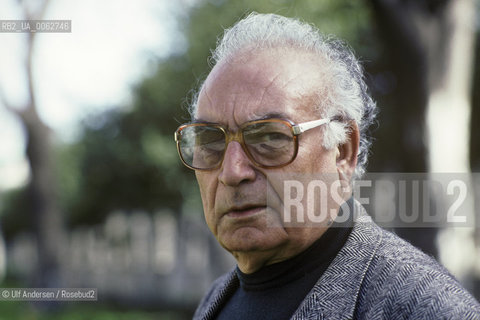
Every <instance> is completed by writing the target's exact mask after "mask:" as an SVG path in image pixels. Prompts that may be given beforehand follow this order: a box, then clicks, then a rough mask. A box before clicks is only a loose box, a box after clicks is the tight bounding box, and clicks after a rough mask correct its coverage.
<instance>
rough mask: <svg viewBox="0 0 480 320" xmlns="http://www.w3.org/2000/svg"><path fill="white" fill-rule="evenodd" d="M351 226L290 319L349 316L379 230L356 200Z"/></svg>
mask: <svg viewBox="0 0 480 320" xmlns="http://www.w3.org/2000/svg"><path fill="white" fill-rule="evenodd" d="M354 212H355V213H354V214H355V217H354V221H355V222H354V223H355V224H354V227H353V230H352V232H351V234H350V236H349V237H348V239H347V242H346V243H345V245H344V246H343V248H342V249H341V250H340V252H339V253H338V255H337V256H336V257H335V259H334V260H333V261H332V264H331V265H330V266H329V267H328V269H327V270H326V271H325V273H324V274H323V276H322V277H321V278H320V280H319V281H318V282H317V284H316V285H315V286H314V287H313V289H312V290H311V291H310V293H309V294H308V295H307V297H306V298H305V300H304V302H303V303H302V305H300V307H299V309H298V310H297V312H296V313H295V314H294V316H293V317H292V319H352V318H353V312H354V311H355V305H356V302H357V298H358V294H359V291H360V287H361V285H362V282H363V279H364V276H365V274H366V272H367V269H368V267H369V265H370V262H371V260H372V258H373V257H374V255H375V252H376V251H377V248H378V245H379V244H380V242H381V238H382V233H381V232H380V229H379V227H378V226H376V225H375V224H374V223H373V221H372V219H371V217H370V216H369V215H368V214H367V213H366V212H365V209H364V208H363V207H362V206H361V205H360V203H358V202H357V201H355V210H354Z"/></svg>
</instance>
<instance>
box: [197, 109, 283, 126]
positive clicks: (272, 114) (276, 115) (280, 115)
mask: <svg viewBox="0 0 480 320" xmlns="http://www.w3.org/2000/svg"><path fill="white" fill-rule="evenodd" d="M267 119H288V116H287V115H286V114H284V113H282V112H269V113H266V114H264V115H263V116H261V117H258V118H254V119H251V120H249V121H247V122H250V121H256V120H267ZM191 123H209V124H215V125H219V123H218V122H211V121H207V120H204V119H201V118H197V119H193V120H192V122H191Z"/></svg>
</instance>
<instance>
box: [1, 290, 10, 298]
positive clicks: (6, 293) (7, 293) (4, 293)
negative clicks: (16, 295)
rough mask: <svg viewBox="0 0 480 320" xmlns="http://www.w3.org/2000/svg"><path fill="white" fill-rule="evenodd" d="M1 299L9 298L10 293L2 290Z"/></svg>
mask: <svg viewBox="0 0 480 320" xmlns="http://www.w3.org/2000/svg"><path fill="white" fill-rule="evenodd" d="M2 297H4V298H8V297H10V292H9V291H8V290H3V291H2Z"/></svg>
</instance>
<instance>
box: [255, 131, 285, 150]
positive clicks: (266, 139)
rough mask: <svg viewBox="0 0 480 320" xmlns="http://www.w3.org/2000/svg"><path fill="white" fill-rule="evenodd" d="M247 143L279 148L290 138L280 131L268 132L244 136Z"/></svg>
mask: <svg viewBox="0 0 480 320" xmlns="http://www.w3.org/2000/svg"><path fill="white" fill-rule="evenodd" d="M246 140H247V143H248V144H258V145H261V146H262V147H267V148H281V147H283V146H284V145H285V144H286V143H288V142H289V141H290V140H291V138H290V137H289V136H287V135H286V134H284V133H282V132H268V133H262V134H256V135H251V136H248V137H246Z"/></svg>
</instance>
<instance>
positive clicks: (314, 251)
mask: <svg viewBox="0 0 480 320" xmlns="http://www.w3.org/2000/svg"><path fill="white" fill-rule="evenodd" d="M347 203H348V206H349V207H350V210H349V212H350V214H349V215H348V216H349V219H347V220H346V221H345V222H342V223H338V222H337V221H335V222H334V223H333V224H332V226H330V228H329V229H328V230H327V231H326V232H325V233H324V234H323V235H322V236H321V237H320V239H318V240H317V241H315V242H314V243H313V244H312V245H311V246H310V247H309V248H308V249H307V250H305V251H303V252H302V253H300V254H299V255H297V256H295V257H293V258H290V259H288V260H285V261H282V262H279V263H275V264H272V265H268V266H265V267H263V268H262V269H260V270H258V271H256V272H254V273H251V274H245V273H243V272H242V271H240V269H239V268H238V267H237V270H236V272H237V276H238V279H239V281H240V286H239V288H238V289H237V290H236V291H235V292H234V293H233V295H232V296H231V297H230V299H229V300H228V301H227V303H226V304H225V306H224V307H223V308H222V310H221V311H220V313H219V314H218V316H217V319H221V320H223V319H228V320H235V319H242V320H248V319H255V320H258V319H278V320H280V319H289V318H290V317H291V316H292V315H293V313H294V312H295V310H297V308H298V307H299V306H300V303H301V302H302V301H303V299H304V298H305V296H306V295H307V294H308V293H309V292H310V290H311V289H312V288H313V286H314V285H315V284H316V283H317V281H318V279H320V277H321V276H322V274H323V273H324V272H325V270H326V269H327V268H328V266H329V265H330V263H331V262H332V261H333V259H334V258H335V256H336V255H337V253H338V252H339V251H340V249H341V248H342V247H343V245H344V244H345V242H346V241H347V238H348V236H349V234H350V232H351V230H352V226H353V222H352V221H353V217H352V214H351V213H353V210H352V209H353V198H351V199H350V200H348V201H347ZM341 215H342V210H340V212H339V217H340V216H341ZM342 220H343V219H342Z"/></svg>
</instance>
